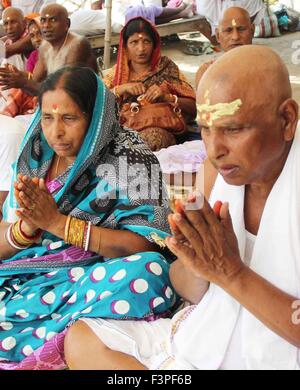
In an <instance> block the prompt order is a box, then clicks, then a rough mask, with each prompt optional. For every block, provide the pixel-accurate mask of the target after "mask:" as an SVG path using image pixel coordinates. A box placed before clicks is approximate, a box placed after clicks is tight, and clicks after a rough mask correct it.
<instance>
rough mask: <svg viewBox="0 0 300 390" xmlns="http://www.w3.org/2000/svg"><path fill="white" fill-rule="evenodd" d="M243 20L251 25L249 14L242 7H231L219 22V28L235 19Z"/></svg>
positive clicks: (225, 11)
mask: <svg viewBox="0 0 300 390" xmlns="http://www.w3.org/2000/svg"><path fill="white" fill-rule="evenodd" d="M238 18H239V19H243V20H245V22H248V23H249V24H252V23H251V17H250V14H249V12H248V11H247V10H246V9H244V8H241V7H230V8H227V9H225V10H224V11H223V14H222V18H221V20H220V21H219V26H220V25H222V24H223V23H225V22H227V21H232V20H234V19H238Z"/></svg>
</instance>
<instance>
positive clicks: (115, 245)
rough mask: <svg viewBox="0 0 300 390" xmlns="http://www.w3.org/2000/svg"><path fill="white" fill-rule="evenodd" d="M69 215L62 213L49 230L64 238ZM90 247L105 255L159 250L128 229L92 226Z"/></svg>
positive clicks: (117, 255) (123, 254) (122, 254)
mask: <svg viewBox="0 0 300 390" xmlns="http://www.w3.org/2000/svg"><path fill="white" fill-rule="evenodd" d="M66 222H67V217H66V216H65V215H62V214H60V215H59V217H58V218H57V219H56V221H54V222H53V223H52V224H51V226H50V227H49V232H50V233H52V234H54V235H55V236H56V237H60V238H62V239H64V235H65V226H66ZM88 249H89V250H90V251H91V252H95V253H99V254H100V255H102V256H104V257H121V256H129V255H131V254H134V253H137V252H144V251H157V249H158V248H157V246H156V245H155V244H153V243H151V242H149V241H148V240H147V239H146V238H144V237H142V236H139V235H138V234H135V233H133V232H130V231H128V230H113V229H108V228H103V227H99V226H92V227H91V233H90V241H89V247H88Z"/></svg>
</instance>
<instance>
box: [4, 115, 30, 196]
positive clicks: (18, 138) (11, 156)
mask: <svg viewBox="0 0 300 390" xmlns="http://www.w3.org/2000/svg"><path fill="white" fill-rule="evenodd" d="M24 134H25V126H24V125H22V124H21V123H20V122H18V121H17V120H16V119H14V118H10V117H8V116H5V115H0V135H1V136H0V191H9V190H10V186H11V178H12V169H11V164H12V163H14V162H15V160H16V158H17V154H18V150H19V147H20V145H21V142H22V140H23V137H24Z"/></svg>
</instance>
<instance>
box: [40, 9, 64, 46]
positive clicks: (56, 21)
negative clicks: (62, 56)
mask: <svg viewBox="0 0 300 390" xmlns="http://www.w3.org/2000/svg"><path fill="white" fill-rule="evenodd" d="M69 27H70V19H69V16H68V11H67V9H66V8H65V7H63V6H62V5H60V4H49V5H47V6H45V7H43V9H42V12H41V31H42V35H43V39H45V40H46V41H48V42H50V43H51V44H52V45H58V46H59V45H60V44H61V43H62V42H64V40H65V38H66V36H67V34H68V30H69Z"/></svg>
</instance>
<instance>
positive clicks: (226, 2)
mask: <svg viewBox="0 0 300 390" xmlns="http://www.w3.org/2000/svg"><path fill="white" fill-rule="evenodd" d="M196 5H197V13H198V14H199V15H202V16H204V17H205V18H206V19H207V20H208V21H209V23H210V25H211V29H212V35H215V30H216V27H217V26H218V24H219V21H220V19H221V17H222V14H223V12H224V11H225V10H226V9H227V8H230V7H241V8H244V9H246V10H247V11H248V12H249V14H250V16H251V17H252V16H254V15H256V14H257V16H256V18H255V20H254V23H255V24H259V23H260V22H261V20H262V18H263V17H264V14H265V10H266V6H265V4H264V3H263V1H262V0H196Z"/></svg>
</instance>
